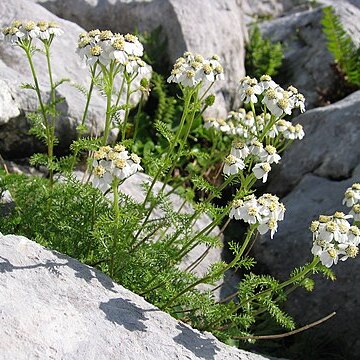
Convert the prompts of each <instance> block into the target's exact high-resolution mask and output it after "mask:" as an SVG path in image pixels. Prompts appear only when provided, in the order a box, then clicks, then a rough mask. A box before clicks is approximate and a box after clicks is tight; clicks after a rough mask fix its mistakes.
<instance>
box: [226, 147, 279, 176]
mask: <svg viewBox="0 0 360 360" xmlns="http://www.w3.org/2000/svg"><path fill="white" fill-rule="evenodd" d="M248 156H253V159H255V161H257V163H256V164H255V166H254V167H253V169H252V171H253V173H254V175H255V177H256V178H257V179H262V181H263V182H266V180H267V177H268V174H269V172H270V170H271V164H273V163H275V164H277V163H278V162H279V161H280V159H281V157H280V155H279V154H278V153H277V151H276V148H275V147H274V146H272V145H266V146H264V145H263V144H262V143H261V142H260V141H257V140H253V141H251V142H250V143H248V144H247V143H245V142H243V141H240V140H235V141H233V143H232V147H231V151H230V155H229V156H228V157H226V158H225V160H224V168H223V173H224V174H225V175H233V174H237V173H238V172H239V170H243V169H244V168H245V163H246V159H247V157H248Z"/></svg>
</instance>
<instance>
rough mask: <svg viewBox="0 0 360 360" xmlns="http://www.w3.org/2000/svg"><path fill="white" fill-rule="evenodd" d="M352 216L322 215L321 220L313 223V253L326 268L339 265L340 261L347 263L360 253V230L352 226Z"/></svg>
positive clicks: (341, 213) (340, 214)
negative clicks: (350, 220) (350, 221)
mask: <svg viewBox="0 0 360 360" xmlns="http://www.w3.org/2000/svg"><path fill="white" fill-rule="evenodd" d="M351 218H352V216H351V215H345V214H344V213H343V212H339V211H338V212H336V213H335V214H334V215H332V216H325V215H320V217H319V220H316V221H313V222H312V223H311V226H310V230H311V232H312V233H313V246H312V249H311V252H312V254H313V255H315V256H319V258H320V261H321V263H322V264H323V265H325V266H326V267H331V266H332V265H333V264H335V265H336V264H337V263H338V261H339V259H340V260H341V261H345V260H346V259H348V258H349V257H351V258H354V257H356V255H357V254H358V252H359V249H358V245H359V243H360V229H359V228H358V227H357V226H355V225H352V226H351V225H350V223H349V221H348V219H351Z"/></svg>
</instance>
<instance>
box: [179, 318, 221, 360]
mask: <svg viewBox="0 0 360 360" xmlns="http://www.w3.org/2000/svg"><path fill="white" fill-rule="evenodd" d="M176 329H178V330H180V331H181V333H180V334H178V335H176V336H175V337H174V341H175V342H176V343H178V344H180V345H182V346H184V347H186V348H187V349H188V350H190V351H191V352H192V353H193V354H194V355H195V356H196V357H198V358H199V359H206V360H211V359H214V358H215V355H216V353H217V352H218V351H220V348H219V347H218V346H217V345H216V343H215V340H212V339H204V338H203V337H202V336H201V334H199V333H198V332H195V331H194V330H192V329H191V328H189V327H187V326H186V325H184V324H181V323H179V324H177V325H176Z"/></svg>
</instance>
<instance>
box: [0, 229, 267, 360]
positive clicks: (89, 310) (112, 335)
mask: <svg viewBox="0 0 360 360" xmlns="http://www.w3.org/2000/svg"><path fill="white" fill-rule="evenodd" d="M0 253H1V257H0V317H1V327H0V353H1V357H2V358H4V359H19V360H22V359H69V360H71V359H99V360H102V359H104V360H105V359H128V360H137V359H144V360H150V359H154V360H155V359H156V360H159V359H214V360H215V359H222V360H225V359H229V360H230V359H231V360H233V359H244V360H245V359H246V360H261V359H266V358H265V357H263V356H261V355H256V354H251V353H248V352H245V351H241V350H238V349H236V348H234V347H230V346H227V345H224V344H222V343H220V342H219V341H218V340H216V339H215V338H214V337H213V336H212V335H211V334H208V333H206V334H202V333H200V332H198V331H197V330H194V329H192V328H191V327H189V326H188V325H185V324H183V323H181V322H178V321H176V320H175V319H173V318H172V317H171V316H170V315H168V314H166V313H163V312H161V311H160V310H159V309H158V308H156V307H154V306H152V305H151V304H149V303H147V302H146V301H144V300H143V299H142V298H141V297H140V296H137V295H135V294H133V293H131V292H130V291H128V290H126V289H124V288H123V287H121V286H120V285H117V284H115V283H113V282H112V281H111V279H110V278H108V277H107V276H105V275H104V274H102V273H101V272H99V271H97V270H95V269H93V268H91V267H88V266H85V265H82V264H80V263H79V262H77V261H76V260H74V259H72V258H70V257H68V256H65V255H62V254H60V253H56V252H52V251H49V250H46V249H45V248H43V247H42V246H40V245H38V244H36V243H34V242H32V241H30V240H28V239H26V238H24V237H21V236H14V235H7V236H3V235H1V234H0Z"/></svg>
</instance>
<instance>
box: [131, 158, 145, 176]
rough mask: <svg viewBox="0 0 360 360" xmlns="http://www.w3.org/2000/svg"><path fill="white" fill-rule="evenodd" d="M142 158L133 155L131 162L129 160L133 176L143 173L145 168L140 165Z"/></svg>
mask: <svg viewBox="0 0 360 360" xmlns="http://www.w3.org/2000/svg"><path fill="white" fill-rule="evenodd" d="M140 161H141V159H140V157H139V156H137V155H136V154H134V153H132V154H131V156H130V158H129V160H128V164H129V166H130V168H131V174H135V173H136V172H138V171H142V170H143V168H142V167H141V165H140Z"/></svg>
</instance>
